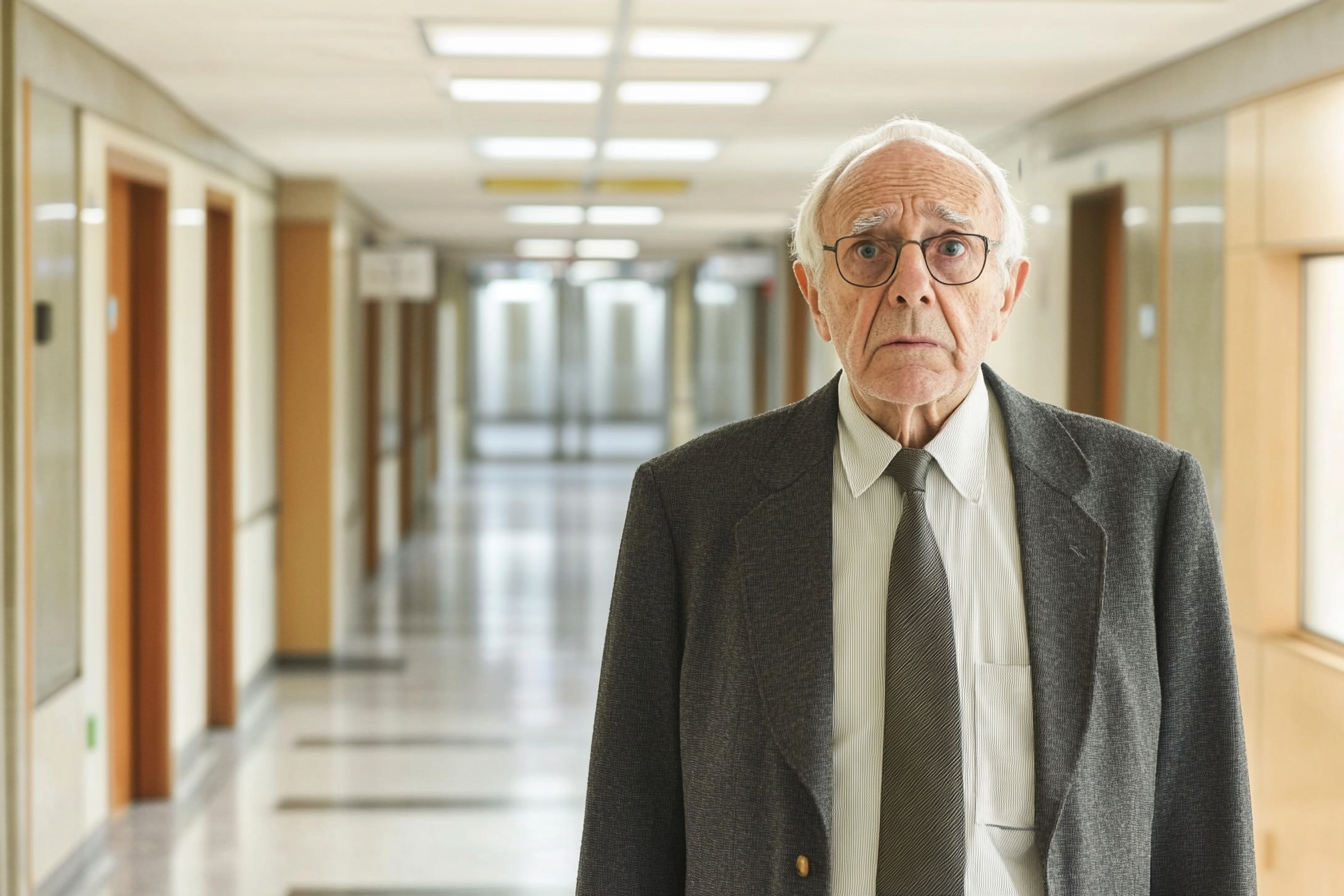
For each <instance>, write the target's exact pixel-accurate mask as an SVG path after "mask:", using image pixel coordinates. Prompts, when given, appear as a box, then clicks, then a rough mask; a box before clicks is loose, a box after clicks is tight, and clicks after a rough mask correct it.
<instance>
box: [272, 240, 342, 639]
mask: <svg viewBox="0 0 1344 896" xmlns="http://www.w3.org/2000/svg"><path fill="white" fill-rule="evenodd" d="M276 252H277V263H276V268H277V286H278V290H277V296H276V303H277V305H278V307H279V334H278V337H279V338H278V352H279V358H278V370H277V379H278V382H279V391H280V395H279V402H278V411H279V423H278V429H279V434H278V441H279V451H280V462H279V465H278V466H279V469H278V474H279V480H280V483H279V485H280V539H279V541H280V563H279V566H280V581H279V591H278V594H277V620H276V623H277V625H276V649H277V651H278V652H279V653H281V654H326V653H329V652H330V651H331V647H332V585H333V582H332V570H333V563H332V551H333V548H334V543H335V538H336V530H335V523H334V519H335V513H334V506H333V496H332V488H333V471H332V461H333V443H334V442H333V440H334V438H335V436H334V433H333V429H332V424H333V413H334V408H333V395H332V360H333V359H332V349H333V340H332V327H333V321H332V286H333V284H332V224H331V222H330V221H282V222H281V223H280V225H279V227H278V239H277V245H276Z"/></svg>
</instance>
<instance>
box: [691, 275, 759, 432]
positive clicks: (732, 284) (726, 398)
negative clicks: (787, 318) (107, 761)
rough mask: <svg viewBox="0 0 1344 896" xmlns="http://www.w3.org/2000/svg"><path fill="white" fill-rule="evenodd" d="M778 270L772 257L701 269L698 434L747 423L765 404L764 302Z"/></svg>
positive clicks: (698, 281)
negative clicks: (746, 420)
mask: <svg viewBox="0 0 1344 896" xmlns="http://www.w3.org/2000/svg"><path fill="white" fill-rule="evenodd" d="M777 265H778V259H777V258H776V256H774V255H772V254H771V253H768V252H749V253H742V254H732V255H726V254H725V255H714V256H711V257H709V258H707V259H706V260H705V263H704V264H703V265H702V266H701V267H700V270H699V272H698V274H697V276H696V284H695V346H696V361H695V377H696V383H695V395H696V421H697V424H698V427H699V431H700V432H702V433H704V432H708V431H710V430H711V429H715V428H717V427H719V426H723V425H724V424H725V423H732V422H733V421H735V420H742V419H744V418H746V417H750V416H751V415H752V413H753V412H754V411H755V409H756V407H755V406H756V404H757V403H758V399H761V400H762V401H761V403H762V404H765V405H768V404H769V400H768V393H769V390H768V383H767V381H768V379H769V376H770V369H769V368H770V364H769V358H768V351H769V348H768V347H769V344H770V335H771V329H770V328H771V321H770V320H769V316H770V314H769V311H770V306H769V300H768V298H767V296H769V295H771V294H772V291H773V289H774V286H773V281H774V277H775V274H776V271H777ZM758 380H759V382H758ZM758 390H759V391H760V395H759V396H758V394H757V393H758Z"/></svg>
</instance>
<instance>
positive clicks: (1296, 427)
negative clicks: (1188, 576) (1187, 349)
mask: <svg viewBox="0 0 1344 896" xmlns="http://www.w3.org/2000/svg"><path fill="white" fill-rule="evenodd" d="M1225 266H1226V273H1225V275H1224V282H1225V283H1226V287H1225V295H1224V314H1223V321H1224V324H1223V326H1224V330H1223V339H1224V343H1223V357H1224V359H1225V362H1224V366H1223V483H1224V486H1223V518H1224V523H1223V557H1224V568H1225V572H1226V575H1227V588H1228V597H1229V602H1230V606H1231V610H1232V619H1233V623H1234V624H1235V625H1237V626H1238V627H1240V628H1242V629H1243V630H1246V631H1249V632H1255V633H1257V634H1287V633H1290V632H1293V631H1296V630H1297V629H1298V627H1299V606H1298V604H1299V595H1300V592H1301V587H1300V581H1301V569H1300V566H1301V563H1300V549H1301V538H1300V528H1301V517H1302V511H1301V482H1300V479H1301V470H1302V460H1301V459H1302V439H1301V432H1302V419H1301V406H1302V338H1301V327H1302V315H1301V304H1302V303H1301V290H1302V286H1301V267H1302V266H1301V260H1300V259H1299V258H1298V256H1296V255H1294V254H1290V253H1272V252H1256V251H1248V250H1242V249H1238V250H1229V251H1228V253H1227V256H1226V262H1225Z"/></svg>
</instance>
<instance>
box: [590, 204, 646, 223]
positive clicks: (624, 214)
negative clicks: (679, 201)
mask: <svg viewBox="0 0 1344 896" xmlns="http://www.w3.org/2000/svg"><path fill="white" fill-rule="evenodd" d="M662 220H663V210H662V209H661V208H659V207H658V206H656V205H594V206H592V207H591V208H589V209H588V223H589V224H626V225H636V226H644V225H650V224H659V223H661V222H662Z"/></svg>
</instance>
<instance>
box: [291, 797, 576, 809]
mask: <svg viewBox="0 0 1344 896" xmlns="http://www.w3.org/2000/svg"><path fill="white" fill-rule="evenodd" d="M582 805H583V800H582V799H581V798H579V797H560V798H557V799H520V798H518V797H434V796H427V797H331V798H328V797H291V798H288V799H283V800H281V801H280V802H279V803H277V804H276V809H277V810H278V811H280V812H457V811H462V810H472V809H544V808H560V809H564V808H577V807H581V806H582Z"/></svg>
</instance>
